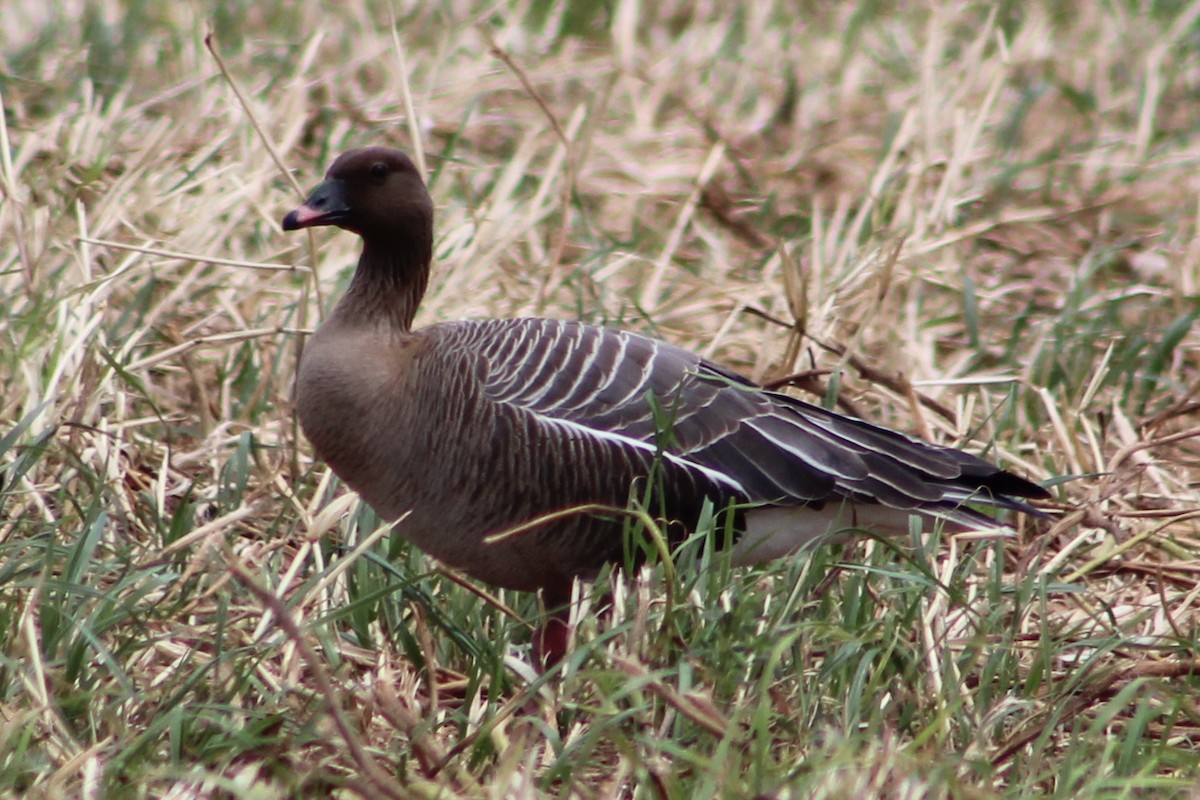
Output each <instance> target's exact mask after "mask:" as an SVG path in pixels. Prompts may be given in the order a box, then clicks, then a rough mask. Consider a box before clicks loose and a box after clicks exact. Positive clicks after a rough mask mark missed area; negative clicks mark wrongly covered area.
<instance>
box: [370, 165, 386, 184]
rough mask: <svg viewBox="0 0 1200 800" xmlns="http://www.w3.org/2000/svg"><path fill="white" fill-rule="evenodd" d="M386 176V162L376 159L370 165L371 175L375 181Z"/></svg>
mask: <svg viewBox="0 0 1200 800" xmlns="http://www.w3.org/2000/svg"><path fill="white" fill-rule="evenodd" d="M387 176H388V168H387V164H384V163H383V162H382V161H378V162H376V163H374V164H372V165H371V177H372V178H374V179H375V180H377V181H381V180H383V179H384V178H386V177H387Z"/></svg>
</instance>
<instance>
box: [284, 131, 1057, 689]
mask: <svg viewBox="0 0 1200 800" xmlns="http://www.w3.org/2000/svg"><path fill="white" fill-rule="evenodd" d="M433 216H434V208H433V201H432V199H431V197H430V195H429V192H428V190H427V189H426V186H425V182H424V180H423V178H422V176H421V175H420V174H419V172H418V170H417V168H416V167H415V166H414V164H413V162H412V160H411V159H410V158H409V157H408V156H407V155H406V154H405V153H403V152H402V151H400V150H396V149H392V148H387V147H366V148H363V149H357V150H351V151H349V152H346V153H343V154H342V155H340V156H339V157H338V158H337V159H336V160H335V161H334V162H333V164H332V165H331V166H330V167H329V169H328V172H327V173H326V175H325V179H324V181H323V182H321V183H320V185H318V186H317V187H316V188H315V189H314V190H313V191H312V193H311V194H310V195H309V196H308V198H307V200H305V202H304V203H303V205H301V206H299V207H298V208H296V209H295V210H293V211H292V212H290V213H289V214H287V216H286V217H285V218H284V220H283V229H284V230H285V231H294V230H299V229H302V228H311V227H315V226H324V225H332V226H336V227H339V228H342V229H343V230H347V231H350V232H352V233H355V234H357V235H358V236H359V237H361V239H362V253H361V256H360V258H359V260H358V265H357V268H356V270H355V272H354V276H353V278H352V279H351V281H350V285H349V287H348V288H347V290H346V292H345V294H344V295H343V297H342V298H341V299H340V300H339V301H338V302H337V304H336V305H335V307H334V308H333V310H332V311H331V312H330V314H329V315H328V317H327V318H326V319H325V320H324V322H323V323H322V324H321V325H320V326H319V327H318V328H317V330H316V331H315V332H314V333H313V334H312V336H311V337H310V338H309V339H308V342H307V344H306V345H305V347H304V351H303V356H302V358H301V361H300V365H299V368H298V376H297V380H296V385H295V408H296V413H297V415H298V417H299V422H300V426H301V428H302V430H303V431H304V434H305V436H306V437H307V438H308V440H309V442H310V443H311V444H312V446H313V448H314V450H315V452H316V454H317V456H319V457H320V458H321V459H323V460H324V461H325V463H326V464H327V465H328V466H329V467H330V468H331V469H332V470H333V472H334V473H335V474H336V475H337V476H338V477H339V478H340V479H341V480H342V481H343V482H344V483H345V484H346V485H347V486H349V487H350V488H351V489H353V490H354V491H356V492H357V493H358V494H359V495H360V496H361V498H362V499H363V500H364V501H365V502H366V503H367V504H368V505H370V506H371V507H372V508H373V509H374V510H375V511H376V512H377V513H378V514H379V515H380V516H381V517H382V518H383V519H385V520H389V521H398V522H397V524H396V528H395V531H396V533H397V534H399V535H401V536H403V537H405V538H406V539H407V540H409V541H410V542H411V543H412V544H414V545H416V546H417V547H418V548H420V549H421V550H423V551H425V552H426V553H428V554H430V555H432V556H433V557H434V558H436V559H438V560H440V561H441V562H444V563H445V564H447V565H449V566H451V567H454V568H456V569H458V570H461V571H462V572H464V573H466V574H467V575H470V576H472V577H474V578H475V579H478V580H480V581H483V582H485V583H488V584H492V585H494V586H497V587H502V588H507V589H514V590H521V591H528V592H534V591H540V592H541V593H542V595H543V600H544V605H545V607H546V608H547V609H548V617H547V619H546V621H545V622H544V623H543V624H542V626H541V627H540V628H539V629H538V630H537V631H535V633H534V637H533V643H532V644H533V652H532V657H533V660H534V662H535V665H538V666H540V667H548V666H549V665H551V664H553V663H555V662H556V661H557V660H559V659H560V658H561V657H562V655H563V654H564V653H565V651H566V648H567V646H568V641H569V638H568V637H569V633H570V631H569V628H568V627H567V616H566V613H567V606H568V605H569V603H570V596H571V594H570V593H571V587H572V584H573V582H574V581H575V580H576V579H584V580H586V579H589V578H592V577H595V576H596V574H597V572H598V571H599V570H600V569H601V567H602V566H603V565H605V564H606V563H610V562H615V563H618V564H620V563H622V559H623V558H624V557H625V555H626V548H627V546H628V545H627V542H626V539H627V537H626V536H625V534H624V529H625V518H624V517H623V516H622V513H621V511H622V510H624V509H626V508H627V507H628V506H629V503H630V500H631V498H637V497H642V496H645V495H644V493H645V492H646V490H647V488H649V489H650V490H651V492H650V494H649V496H650V497H651V500H650V502H651V506H650V507H649V508H650V510H651V511H652V513H653V514H654V515H655V516H656V517H658V518H660V519H662V520H665V521H667V523H668V525H667V527H666V528H665V530H666V531H667V532H668V536H669V539H670V540H671V543H676V542H678V541H679V540H681V539H682V538H683V537H684V536H686V535H687V533H688V532H689V531H691V530H693V529H694V526H695V525H696V524H697V522H698V521H699V519H700V517H701V515H702V513H703V512H704V509H705V508H706V507H708V508H711V509H716V510H718V511H719V512H720V513H722V514H732V515H733V528H734V529H736V530H737V531H738V533H739V536H738V538H737V539H736V543H735V544H734V552H733V554H732V560H733V562H734V563H735V564H745V563H750V562H756V561H762V560H765V559H771V558H778V557H781V556H785V555H787V554H789V553H792V552H794V551H797V550H799V549H801V548H803V547H805V546H807V545H809V544H811V543H813V542H820V541H823V540H825V539H829V538H834V537H836V536H838V535H843V534H845V533H846V532H854V531H870V532H875V533H878V534H903V533H905V532H907V531H908V530H909V518H910V517H911V516H912V515H917V516H919V517H921V518H924V520H925V521H926V522H933V521H940V523H941V524H943V525H946V526H949V527H951V528H954V529H960V530H961V529H979V528H996V527H998V526H999V523H998V522H997V520H996V519H995V518H994V517H993V516H992V513H990V512H994V511H997V510H1000V509H1008V510H1012V511H1018V512H1022V513H1026V514H1035V515H1036V514H1039V513H1040V512H1038V511H1037V510H1036V509H1034V508H1033V507H1032V506H1030V505H1028V504H1027V503H1026V502H1025V501H1026V500H1033V499H1041V498H1046V497H1048V492H1047V491H1046V490H1045V489H1044V488H1043V487H1041V486H1039V485H1038V484H1036V483H1032V482H1030V481H1028V480H1026V479H1024V478H1022V477H1020V476H1018V475H1015V474H1013V473H1011V472H1008V471H1005V470H1004V469H1001V468H1000V467H998V466H996V465H994V464H992V463H989V462H988V461H985V460H983V459H981V458H978V457H976V456H974V455H971V454H969V453H966V452H964V451H962V450H958V449H954V448H950V447H943V446H938V445H934V444H929V443H926V442H922V441H919V440H916V439H913V438H911V437H909V436H906V435H904V434H902V433H899V432H897V431H893V430H890V429H887V428H884V427H880V426H878V425H874V424H871V423H870V422H865V421H863V420H860V419H856V418H853V417H848V416H844V415H842V414H839V413H835V412H833V411H830V410H828V409H825V408H822V407H820V406H817V405H813V404H811V403H807V402H804V401H803V400H800V399H797V398H795V397H792V396H789V395H787V394H784V393H781V392H777V391H770V390H767V389H765V388H762V387H761V386H758V385H756V384H755V383H753V382H752V381H750V380H747V379H746V378H744V377H742V376H741V375H739V374H737V373H735V372H733V371H730V370H728V369H725V368H724V367H721V366H719V365H717V364H715V363H713V362H711V361H709V360H707V359H704V358H701V357H700V356H699V355H696V354H695V353H692V352H689V351H688V350H686V349H683V348H681V347H676V346H674V345H671V344H669V343H667V342H663V341H660V340H657V339H653V338H650V337H647V336H643V335H639V334H637V333H632V332H629V331H625V330H616V329H613V328H608V327H601V326H597V325H590V324H586V323H581V322H573V321H562V320H555V319H541V318H521V319H485V320H468V321H455V322H443V323H438V324H434V325H428V326H425V327H420V328H416V329H414V327H413V318H414V316H415V314H416V312H417V308H418V306H419V305H420V303H421V299H422V296H423V295H424V293H425V289H426V285H427V283H428V280H429V272H430V265H431V261H432V256H433V242H434V238H433ZM708 504H711V505H708ZM979 507H983V508H987V509H988V511H989V513H984V512H983V511H980V510H978V508H979ZM506 532H509V533H507V535H505V534H506Z"/></svg>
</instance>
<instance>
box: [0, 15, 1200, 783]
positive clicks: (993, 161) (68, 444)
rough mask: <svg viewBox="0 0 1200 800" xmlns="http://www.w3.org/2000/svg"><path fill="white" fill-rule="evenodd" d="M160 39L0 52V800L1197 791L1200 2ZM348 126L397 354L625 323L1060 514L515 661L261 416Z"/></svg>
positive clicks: (6, 41) (678, 591)
mask: <svg viewBox="0 0 1200 800" xmlns="http://www.w3.org/2000/svg"><path fill="white" fill-rule="evenodd" d="M67 5H69V6H70V7H71V8H73V9H74V10H73V11H68V10H66V8H67ZM203 5H205V4H201V3H175V4H165V3H152V2H149V0H130V1H129V2H125V3H119V2H115V0H98V1H97V2H88V3H76V4H65V5H62V6H61V7H60V5H59V4H47V3H43V2H34V1H33V0H15V1H14V2H11V3H8V4H6V5H5V9H4V14H3V20H2V21H0V43H2V46H0V58H2V61H0V94H2V95H3V108H4V116H3V125H4V127H3V128H2V129H0V320H2V321H0V795H3V796H5V797H45V798H61V797H82V798H107V797H117V798H126V797H129V798H149V797H170V798H191V797H205V798H208V797H212V798H221V797H245V798H255V800H259V799H262V800H270V799H271V798H286V797H325V796H330V795H336V796H339V797H356V796H366V797H371V798H379V797H429V798H432V797H438V798H499V797H514V798H532V797H561V798H610V797H611V798H672V800H673V799H675V798H693V797H695V798H705V797H722V798H749V797H762V798H810V797H811V798H876V797H879V798H883V797H887V798H893V797H894V798H901V797H903V798H1002V797H1006V798H1018V797H1031V796H1044V797H1056V798H1101V797H1103V798H1115V797H1155V798H1158V797H1193V798H1194V797H1200V789H1197V786H1198V785H1200V784H1197V781H1198V780H1200V751H1198V744H1197V738H1198V737H1200V703H1198V702H1197V697H1200V694H1198V690H1200V675H1198V673H1200V653H1198V650H1200V631H1198V623H1200V467H1198V464H1200V446H1198V441H1200V440H1198V438H1197V434H1198V433H1200V396H1198V395H1200V331H1198V328H1200V324H1198V320H1197V316H1198V315H1200V229H1198V226H1200V114H1198V113H1197V109H1198V108H1200V105H1198V104H1200V23H1198V22H1197V20H1198V18H1200V4H1197V3H1194V2H1193V3H1191V4H1181V3H1175V2H1165V3H1133V2H1125V0H1113V2H1107V3H1096V4H1090V3H1079V4H1074V5H1070V6H1067V5H1064V4H1059V3H1051V2H1037V3H1028V4H1022V3H1005V4H1000V5H993V4H979V5H968V4H961V3H933V4H930V5H928V6H927V5H925V4H913V7H906V8H904V9H903V10H894V9H893V8H892V7H891V4H883V3H875V2H870V1H869V0H859V1H858V2H856V3H845V4H833V3H828V4H827V3H804V2H785V1H784V0H777V1H776V2H769V1H767V0H764V1H763V2H754V3H748V4H745V7H744V8H741V9H740V10H737V11H731V10H726V9H727V7H728V8H731V7H732V6H727V4H724V3H716V2H696V1H695V0H664V2H638V1H637V0H619V1H614V2H610V3H607V4H605V3H590V2H581V1H577V2H571V3H567V4H566V7H565V8H563V7H560V5H559V4H557V3H553V2H550V0H501V2H498V3H490V4H489V3H483V2H476V1H475V0H452V2H447V3H419V2H403V1H401V2H396V3H394V4H387V3H375V2H370V3H364V4H360V5H357V6H355V7H351V8H345V7H343V5H341V4H333V3H325V4H322V3H317V2H295V3H289V4H283V3H280V4H278V6H277V7H274V8H272V7H271V6H270V4H264V3H260V4H255V3H223V4H219V5H220V8H219V9H217V10H214V11H212V13H211V15H209V14H207V13H206V12H205V11H203V9H202V8H201V7H202V6H203ZM214 5H217V4H214ZM208 33H211V34H212V43H213V47H214V49H215V51H216V53H217V54H219V58H217V57H216V56H214V54H213V53H212V52H210V50H209V49H208V48H207V47H206V44H205V37H206V34H208ZM370 143H387V144H394V145H398V146H402V147H404V148H405V149H407V150H409V151H410V152H413V153H418V154H423V157H424V161H425V164H426V169H427V174H428V175H429V179H430V185H431V190H432V193H433V196H434V198H435V201H436V203H437V207H438V220H437V231H438V234H437V236H438V238H437V245H436V251H437V263H436V265H435V274H434V278H433V283H432V286H431V290H430V293H429V296H428V298H427V300H426V303H425V305H424V306H423V308H422V311H421V313H420V315H419V318H418V320H419V321H420V322H432V321H436V320H443V319H455V318H461V317H480V316H502V317H503V316H512V315H521V314H545V315H549V316H554V317H561V318H569V319H575V318H579V319H585V320H590V321H595V322H604V323H610V324H615V325H621V326H625V327H628V328H632V329H634V330H638V331H642V332H648V333H653V334H656V335H658V336H661V337H663V338H665V339H668V340H670V341H672V342H675V343H678V344H682V345H686V346H689V347H692V348H695V349H697V350H699V351H701V352H703V353H705V354H707V355H710V356H711V357H713V358H714V359H716V360H717V361H719V362H720V363H722V364H725V365H728V366H731V367H733V368H736V369H738V370H740V371H743V372H744V373H746V374H748V375H750V376H753V377H755V378H756V379H759V380H764V381H775V380H784V381H785V382H788V383H791V384H793V385H794V389H793V390H794V391H796V392H797V393H799V394H801V395H803V396H807V397H810V398H812V397H815V398H816V399H817V400H818V401H821V402H826V403H830V404H837V405H839V406H840V407H842V408H843V409H844V410H848V411H850V412H852V413H857V414H861V415H863V416H866V417H868V418H870V419H873V420H877V421H880V422H882V423H884V424H887V425H890V426H893V427H896V428H899V429H902V430H905V431H909V432H913V433H916V434H919V435H921V436H925V437H928V438H930V439H933V440H935V441H939V442H946V443H951V444H955V445H958V446H962V447H965V448H967V449H969V450H972V451H973V452H978V453H981V454H984V455H986V456H987V457H989V458H991V459H994V460H996V461H997V462H999V463H1001V464H1003V465H1005V466H1006V467H1008V468H1010V469H1013V470H1015V471H1017V472H1019V473H1021V474H1024V475H1027V476H1029V477H1031V478H1033V479H1035V480H1038V481H1042V482H1045V483H1046V485H1047V486H1050V487H1052V488H1053V490H1054V492H1055V501H1054V502H1053V503H1051V504H1048V506H1047V508H1048V509H1049V510H1051V511H1052V512H1053V519H1051V520H1049V521H1037V520H1034V521H1030V520H1016V521H1015V522H1016V525H1017V528H1018V530H1017V535H1016V536H1014V537H1011V538H1008V539H999V540H998V539H979V538H973V537H971V536H959V537H941V536H937V535H934V536H932V537H928V536H927V537H921V536H914V537H913V539H912V541H904V542H897V543H893V542H882V541H866V542H859V543H857V544H855V545H853V546H848V547H837V548H834V547H825V548H820V549H817V550H816V551H814V552H813V553H811V554H809V555H808V556H807V557H802V558H797V559H795V560H792V561H790V562H787V563H777V564H772V565H767V566H764V567H762V568H759V569H753V570H733V569H731V568H730V567H729V564H728V561H727V560H726V559H723V558H722V556H721V554H720V553H718V552H713V551H712V548H710V547H707V546H705V545H704V543H703V542H700V543H698V544H697V545H696V546H694V547H691V548H688V549H687V550H685V551H684V552H682V553H680V554H679V555H678V559H677V562H676V563H675V565H674V573H675V577H674V578H673V579H671V578H669V573H670V572H671V570H670V569H669V568H668V567H669V565H662V564H659V565H657V566H655V567H654V568H648V569H646V570H643V571H641V572H640V573H638V574H637V575H635V576H632V577H629V578H621V577H618V576H606V577H605V578H603V579H602V580H600V581H598V582H597V587H598V588H597V590H600V589H604V588H606V587H611V591H612V594H613V610H612V612H611V613H610V614H607V615H599V614H596V613H594V609H595V607H596V603H595V601H594V600H593V591H592V590H591V589H589V588H587V587H584V588H583V589H582V591H581V594H580V603H581V607H580V609H579V611H580V613H579V617H580V627H581V630H580V633H579V636H578V637H577V645H576V650H575V652H574V654H573V656H572V657H571V658H570V659H568V661H567V663H565V664H564V665H562V667H561V668H560V669H558V670H556V671H555V672H552V673H551V674H549V675H546V676H542V677H537V676H535V674H534V672H533V670H532V669H531V668H530V665H529V646H528V642H529V635H530V630H531V626H532V625H533V624H534V622H535V621H536V619H537V613H538V609H537V603H536V600H535V599H534V598H531V597H528V596H522V595H517V594H512V593H496V592H494V591H491V590H489V589H488V587H481V586H476V585H473V584H471V583H470V582H469V581H467V580H465V579H463V578H461V577H459V576H456V575H452V574H449V573H447V572H446V571H444V570H442V569H440V568H439V567H438V566H437V565H436V564H434V563H433V562H431V561H429V560H427V559H426V558H424V557H423V556H421V554H420V553H417V552H414V551H413V550H411V549H410V548H409V547H407V546H406V545H405V544H404V543H403V541H402V540H401V539H400V538H399V537H397V536H393V535H391V531H390V530H389V529H388V528H386V527H382V526H381V525H380V524H379V521H378V519H377V518H375V517H374V515H373V514H372V513H371V512H370V511H369V510H368V509H366V508H365V507H362V506H360V505H359V504H358V502H357V500H356V499H355V498H354V497H353V496H352V495H349V494H347V493H346V492H345V491H344V490H343V489H342V488H341V487H340V486H339V484H338V482H337V480H336V479H334V478H333V477H332V476H331V475H330V474H329V472H328V470H327V469H326V468H325V467H324V466H323V465H322V464H320V463H317V462H314V461H313V459H312V456H311V453H310V451H309V449H308V447H307V444H306V443H305V442H304V441H303V439H302V437H300V436H299V434H298V431H297V428H296V425H295V420H294V417H293V414H292V409H291V406H290V399H289V398H290V391H291V385H292V380H293V375H294V371H295V364H296V357H297V348H298V347H299V346H300V344H301V341H302V338H303V334H304V332H305V331H308V330H311V329H312V328H313V327H314V326H315V325H316V324H317V323H318V321H319V319H320V317H321V314H322V312H323V310H326V309H328V307H329V303H330V302H331V300H332V299H333V298H335V297H336V296H337V295H338V294H339V293H340V291H341V289H342V288H343V287H344V286H345V284H346V281H347V280H348V278H349V274H350V269H351V268H352V266H353V264H354V261H355V259H356V257H357V240H356V239H355V238H354V237H352V236H350V235H347V234H343V233H334V232H331V231H328V230H321V231H318V232H316V233H315V234H314V235H311V236H310V237H308V238H307V239H306V238H305V237H304V236H297V235H287V236H285V235H284V234H282V233H281V231H280V229H279V221H280V219H281V218H282V217H283V215H284V213H286V212H287V211H288V210H289V209H291V208H292V207H294V206H295V205H296V204H297V202H298V199H299V197H300V196H301V195H300V193H301V191H302V190H304V189H307V188H308V187H310V186H311V185H313V184H314V183H315V182H316V181H317V180H318V179H319V176H320V175H321V173H322V172H323V171H324V168H325V166H326V165H327V164H328V163H329V162H330V161H331V160H332V158H333V156H334V155H336V154H337V153H339V152H340V151H342V150H344V149H348V148H350V147H356V146H361V145H364V144H370ZM289 175H290V176H294V180H293V178H292V177H289ZM314 265H315V267H314ZM789 379H790V380H789ZM701 538H703V537H701Z"/></svg>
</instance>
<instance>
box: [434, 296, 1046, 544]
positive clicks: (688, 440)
mask: <svg viewBox="0 0 1200 800" xmlns="http://www.w3.org/2000/svg"><path fill="white" fill-rule="evenodd" d="M453 332H454V337H455V339H456V340H457V343H458V344H459V345H460V346H462V347H463V348H464V349H465V350H469V351H472V352H474V353H476V354H477V355H478V356H480V357H481V359H482V361H483V362H484V363H485V365H486V366H485V368H484V370H483V378H482V380H483V391H484V393H485V394H486V395H487V396H488V397H490V398H491V399H492V400H493V401H494V402H497V403H503V404H508V405H511V406H514V407H519V408H522V409H525V410H526V411H527V412H528V413H530V414H533V415H536V416H537V417H539V418H541V419H543V420H544V421H545V423H546V424H555V423H567V424H571V425H572V426H577V427H578V429H579V430H581V431H585V432H591V434H592V435H594V436H597V437H600V438H605V439H609V440H610V441H612V440H615V439H617V438H619V439H620V440H622V441H636V442H639V443H642V446H643V447H645V446H647V445H653V446H656V447H661V448H662V449H663V450H664V452H665V453H666V454H668V455H669V456H671V457H674V458H675V459H678V460H679V462H680V463H684V464H691V465H693V466H694V467H696V468H697V469H699V470H702V471H703V472H705V473H706V474H709V475H710V476H711V475H712V474H713V473H716V474H719V475H722V476H725V477H726V478H727V485H729V486H736V487H737V489H738V491H737V492H736V494H737V495H739V498H738V499H741V500H744V501H748V502H752V503H760V504H765V505H770V506H782V507H789V506H790V507H795V506H805V507H808V508H809V509H820V508H822V507H823V506H824V505H825V504H826V503H830V502H833V503H846V502H849V503H855V504H866V505H875V504H878V505H882V506H887V507H890V508H892V509H897V510H900V511H905V512H908V511H921V512H924V513H929V514H933V515H936V516H942V517H946V518H950V519H955V520H957V521H960V522H964V523H968V524H980V523H986V522H990V521H991V520H990V518H989V517H987V516H986V515H982V514H980V513H978V512H975V511H972V510H970V509H967V508H964V507H962V504H963V503H965V502H977V503H983V504H989V505H993V506H998V507H1007V508H1013V509H1019V510H1022V511H1026V512H1029V511H1031V509H1030V508H1029V507H1028V506H1026V505H1025V504H1024V503H1022V502H1021V501H1020V500H1018V499H1016V497H1042V496H1045V492H1044V490H1043V489H1042V488H1041V487H1039V486H1037V485H1036V484H1033V483H1030V482H1028V481H1025V480H1024V479H1022V478H1019V477H1017V476H1015V475H1012V474H1011V473H1007V472H1004V471H1003V470H1001V469H999V468H998V467H996V466H994V465H992V464H990V463H988V462H987V461H984V460H982V459H980V458H976V457H975V456H972V455H970V454H968V453H964V452H962V451H959V450H955V449H952V448H946V447H939V446H936V445H931V444H927V443H924V442H920V441H917V440H914V439H911V438H909V437H908V436H905V435H903V434H901V433H898V432H896V431H892V430H888V429H886V428H881V427H879V426H876V425H872V424H870V423H868V422H864V421H862V420H859V419H854V418H850V417H845V416H842V415H840V414H836V413H834V412H831V411H828V410H826V409H823V408H820V407H819V406H814V405H811V404H809V403H805V402H803V401H801V400H797V399H795V398H792V397H789V396H787V395H783V394H780V393H777V392H772V391H767V390H764V389H761V388H760V387H758V386H756V385H754V384H752V383H750V382H749V381H747V380H746V379H744V378H742V377H741V376H739V375H737V374H735V373H732V372H730V371H728V370H725V369H722V368H721V367H719V366H717V365H715V364H711V363H709V362H707V361H705V360H703V359H701V358H700V357H699V356H697V355H695V354H694V353H690V352H688V351H686V350H683V349H682V348H678V347H674V346H672V345H669V344H666V343H664V342H661V341H657V340H654V339H650V338H648V337H644V336H639V335H637V334H633V333H629V332H626V331H619V330H613V329H608V328H602V327H597V326H592V325H584V324H580V323H573V322H561V321H556V320H547V319H512V320H488V321H480V322H467V323H454V325H453ZM650 398H654V399H653V401H652V400H651V399H650ZM664 416H665V418H666V420H667V421H668V423H669V424H668V425H667V427H668V428H669V433H667V435H666V436H665V438H664V435H663V431H662V430H661V429H662V427H663V421H664V420H663V417H664ZM1035 513H1036V512H1035Z"/></svg>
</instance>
